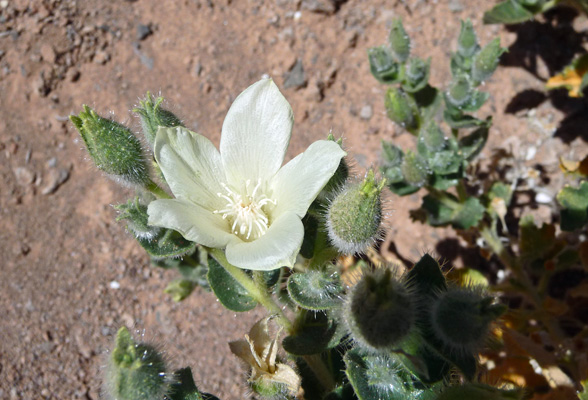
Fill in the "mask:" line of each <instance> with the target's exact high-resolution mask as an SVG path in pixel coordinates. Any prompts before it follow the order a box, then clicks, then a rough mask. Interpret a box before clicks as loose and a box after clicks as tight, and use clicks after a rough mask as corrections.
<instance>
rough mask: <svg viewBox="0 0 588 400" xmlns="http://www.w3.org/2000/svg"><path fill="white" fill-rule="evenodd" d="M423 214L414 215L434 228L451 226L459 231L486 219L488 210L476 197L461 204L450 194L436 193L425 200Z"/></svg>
mask: <svg viewBox="0 0 588 400" xmlns="http://www.w3.org/2000/svg"><path fill="white" fill-rule="evenodd" d="M421 210H422V211H423V213H422V214H418V213H413V215H414V216H415V217H416V218H417V219H420V220H422V221H423V222H426V223H428V224H429V225H432V226H444V225H451V226H453V227H454V228H457V229H469V228H471V227H473V226H476V225H478V223H479V222H480V221H481V220H482V218H483V217H484V212H485V211H486V209H485V208H484V206H482V204H481V203H480V200H479V199H478V198H476V197H470V198H468V199H467V200H466V201H464V202H463V203H460V202H459V201H458V200H457V198H455V196H453V195H451V194H448V193H435V195H426V196H425V197H424V198H423V204H422V208H421Z"/></svg>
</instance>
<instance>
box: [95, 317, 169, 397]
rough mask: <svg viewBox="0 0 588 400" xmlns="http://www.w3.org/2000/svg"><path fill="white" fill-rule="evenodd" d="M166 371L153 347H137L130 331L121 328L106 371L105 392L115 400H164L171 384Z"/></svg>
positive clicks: (145, 345) (140, 345)
mask: <svg viewBox="0 0 588 400" xmlns="http://www.w3.org/2000/svg"><path fill="white" fill-rule="evenodd" d="M166 371H167V369H166V366H165V362H164V360H163V357H162V356H161V355H160V354H159V353H158V352H157V351H156V350H155V348H154V347H153V346H151V345H148V344H145V343H136V342H135V341H134V340H133V338H132V337H131V334H130V333H129V331H128V330H127V328H124V327H123V328H120V329H119V331H118V333H117V334H116V345H115V348H114V350H113V351H112V353H111V355H110V359H109V363H108V366H107V370H106V380H105V392H106V394H107V395H108V396H109V397H110V398H111V399H116V400H151V399H162V398H164V396H165V394H166V393H168V392H169V389H170V383H171V382H170V379H169V378H168V375H167V372H166Z"/></svg>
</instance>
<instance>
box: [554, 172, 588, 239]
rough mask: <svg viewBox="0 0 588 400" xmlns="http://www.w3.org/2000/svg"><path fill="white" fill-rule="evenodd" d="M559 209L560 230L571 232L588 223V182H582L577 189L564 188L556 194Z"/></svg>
mask: <svg viewBox="0 0 588 400" xmlns="http://www.w3.org/2000/svg"><path fill="white" fill-rule="evenodd" d="M557 201H558V202H559V204H561V206H562V207H563V208H562V209H561V214H560V215H561V229H562V230H564V231H573V230H575V229H579V228H582V227H583V226H584V225H585V224H586V223H587V222H588V181H582V182H581V183H580V186H579V187H578V188H573V187H571V186H565V187H564V188H563V189H562V190H560V192H559V193H558V194H557Z"/></svg>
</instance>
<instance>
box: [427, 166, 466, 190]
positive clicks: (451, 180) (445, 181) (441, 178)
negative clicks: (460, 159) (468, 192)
mask: <svg viewBox="0 0 588 400" xmlns="http://www.w3.org/2000/svg"><path fill="white" fill-rule="evenodd" d="M463 171H464V170H463V168H461V169H460V170H459V171H458V172H456V173H453V174H445V175H444V174H437V173H435V174H433V175H431V178H430V180H429V181H430V182H429V184H430V185H431V186H432V187H434V188H435V189H437V190H447V189H449V188H451V187H454V186H455V185H457V184H458V183H459V181H460V180H461V179H463V177H464V172H463Z"/></svg>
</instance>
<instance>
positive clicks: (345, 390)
mask: <svg viewBox="0 0 588 400" xmlns="http://www.w3.org/2000/svg"><path fill="white" fill-rule="evenodd" d="M323 400H357V396H355V392H354V391H353V386H351V385H350V384H349V383H347V384H345V385H343V386H338V387H336V388H335V389H333V391H332V392H331V393H329V394H327V395H326V396H325V397H324V398H323Z"/></svg>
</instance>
